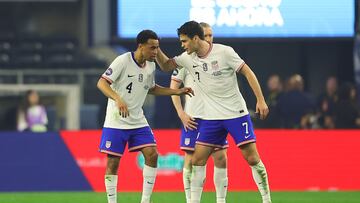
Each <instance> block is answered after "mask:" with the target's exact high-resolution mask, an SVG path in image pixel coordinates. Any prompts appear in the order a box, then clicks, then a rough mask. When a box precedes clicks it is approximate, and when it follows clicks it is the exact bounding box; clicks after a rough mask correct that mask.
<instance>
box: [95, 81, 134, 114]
mask: <svg viewBox="0 0 360 203" xmlns="http://www.w3.org/2000/svg"><path fill="white" fill-rule="evenodd" d="M97 87H98V88H99V90H100V91H101V92H102V93H103V94H104V95H105V96H106V97H108V98H111V99H112V100H114V101H115V102H116V105H117V107H118V108H119V113H120V115H121V116H122V117H124V118H126V117H128V116H129V110H128V107H127V105H126V103H125V102H124V101H123V100H122V99H121V97H120V96H119V95H118V94H117V93H116V92H115V91H114V90H113V89H112V88H111V87H110V84H109V82H108V81H107V80H105V79H104V78H100V79H99V81H98V83H97Z"/></svg>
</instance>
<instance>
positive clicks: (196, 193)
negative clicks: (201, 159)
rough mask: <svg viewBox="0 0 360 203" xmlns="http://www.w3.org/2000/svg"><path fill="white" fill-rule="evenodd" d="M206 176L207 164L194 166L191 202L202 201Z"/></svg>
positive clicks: (198, 202) (197, 202)
mask: <svg viewBox="0 0 360 203" xmlns="http://www.w3.org/2000/svg"><path fill="white" fill-rule="evenodd" d="M205 177H206V166H192V172H191V183H190V188H191V201H190V202H191V203H200V200H201V193H202V191H203V186H204V182H205Z"/></svg>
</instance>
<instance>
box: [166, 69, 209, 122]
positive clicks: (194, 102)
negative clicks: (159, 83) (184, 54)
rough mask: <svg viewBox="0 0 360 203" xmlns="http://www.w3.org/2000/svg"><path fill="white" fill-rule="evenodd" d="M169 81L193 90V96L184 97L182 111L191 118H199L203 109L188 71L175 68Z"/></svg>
mask: <svg viewBox="0 0 360 203" xmlns="http://www.w3.org/2000/svg"><path fill="white" fill-rule="evenodd" d="M171 79H172V80H175V81H177V82H180V83H183V84H184V86H185V87H191V88H192V89H193V90H194V94H195V95H194V96H192V97H190V96H189V95H185V107H184V111H185V112H186V113H187V114H188V115H190V116H191V117H194V118H201V115H202V108H203V107H202V103H201V98H200V95H199V96H198V95H197V92H198V91H197V90H196V85H195V81H194V80H195V79H194V78H193V77H192V76H191V75H190V73H189V71H188V70H187V69H185V68H182V69H178V68H177V69H175V70H174V72H173V74H172V76H171Z"/></svg>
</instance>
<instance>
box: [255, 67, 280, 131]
mask: <svg viewBox="0 0 360 203" xmlns="http://www.w3.org/2000/svg"><path fill="white" fill-rule="evenodd" d="M267 88H268V96H267V97H266V103H267V104H268V105H269V109H270V111H269V115H268V119H266V120H260V119H257V120H255V122H256V124H257V125H258V127H261V128H280V127H281V119H280V115H279V112H278V109H277V103H278V100H279V97H280V96H281V94H282V93H283V84H282V81H281V79H280V76H279V75H277V74H273V75H271V76H270V77H269V79H268V81H267Z"/></svg>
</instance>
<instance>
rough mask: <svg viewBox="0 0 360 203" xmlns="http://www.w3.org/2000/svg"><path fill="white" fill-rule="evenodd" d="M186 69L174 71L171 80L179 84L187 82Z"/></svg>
mask: <svg viewBox="0 0 360 203" xmlns="http://www.w3.org/2000/svg"><path fill="white" fill-rule="evenodd" d="M185 71H186V70H185V68H181V69H179V68H177V69H175V70H174V71H173V73H172V75H171V79H172V80H175V81H177V82H183V81H184V80H185Z"/></svg>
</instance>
